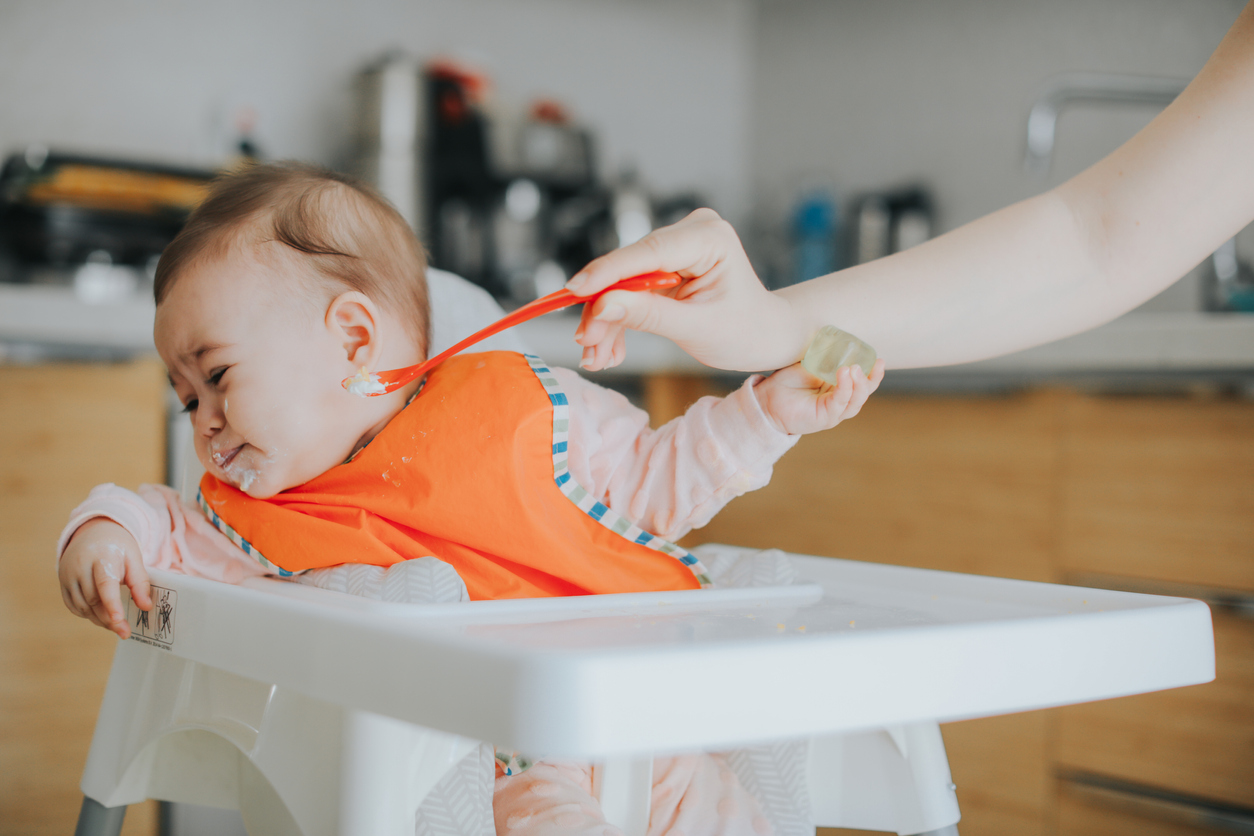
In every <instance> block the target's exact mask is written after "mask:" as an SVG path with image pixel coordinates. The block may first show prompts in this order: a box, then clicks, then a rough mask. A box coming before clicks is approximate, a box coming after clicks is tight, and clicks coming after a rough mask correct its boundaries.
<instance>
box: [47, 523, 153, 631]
mask: <svg viewBox="0 0 1254 836" xmlns="http://www.w3.org/2000/svg"><path fill="white" fill-rule="evenodd" d="M57 575H58V577H59V578H60V579H61V599H62V600H64V601H65V606H66V607H68V608H69V610H70V612H72V613H74V614H75V615H77V616H80V617H81V618H86V619H87V620H89V621H91V622H92V623H93V624H99V625H100V626H101V627H104V628H105V629H106V630H112V631H113V632H115V633H117V634H118V635H119V636H120V637H122V638H124V639H125V638H129V637H130V635H131V625H130V624H129V623H127V620H126V611H125V610H124V609H123V608H122V593H121V585H122V584H126V585H127V586H128V587H130V590H131V597H132V598H133V599H134V600H135V603H136V604H137V605H138V606H139V608H140V609H141V610H150V609H152V594H151V592H150V590H149V587H148V572H147V571H146V570H145V569H144V561H143V558H142V557H141V556H140V553H139V544H138V543H136V542H135V538H134V537H132V536H131V535H130V532H128V531H127V530H126V529H125V528H123V527H122V526H120V525H118V524H117V523H115V522H113V521H112V520H107V519H104V518H103V517H97V518H95V519H91V520H88V521H87V522H85V523H83V524H82V525H80V526H79V527H78V530H77V531H75V532H74V536H73V537H71V538H70V542H69V543H67V544H66V546H65V551H64V552H63V553H62V554H61V563H60V565H59V566H58V567H57Z"/></svg>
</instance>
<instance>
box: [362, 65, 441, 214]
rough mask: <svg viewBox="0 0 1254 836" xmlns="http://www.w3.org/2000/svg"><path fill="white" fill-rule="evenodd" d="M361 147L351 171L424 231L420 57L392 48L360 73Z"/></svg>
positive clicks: (423, 131)
mask: <svg viewBox="0 0 1254 836" xmlns="http://www.w3.org/2000/svg"><path fill="white" fill-rule="evenodd" d="M355 87H356V89H355V92H356V97H357V143H356V144H357V150H356V154H355V157H354V161H353V169H354V170H353V173H354V174H355V175H356V176H358V177H360V178H361V179H363V180H365V181H366V182H368V183H372V184H374V186H375V188H377V189H378V190H379V192H380V193H381V194H382V195H383V196H384V197H386V198H387V199H388V200H390V201H391V202H392V205H393V206H395V207H396V209H397V211H399V212H400V213H401V217H403V218H404V219H405V220H406V221H408V222H409V225H410V226H411V227H413V229H414V230H415V231H416V232H418V233H419V234H422V232H423V231H424V230H425V227H426V219H425V216H424V214H423V211H422V210H423V201H422V194H423V182H422V166H421V165H420V161H421V159H422V153H423V143H424V141H425V139H426V132H425V122H426V115H427V114H426V109H425V106H424V101H423V99H424V93H425V91H424V88H423V84H422V77H421V69H420V68H419V66H418V62H417V61H416V60H415V59H413V58H411V57H409V56H407V55H405V54H404V53H401V52H391V53H388V54H386V55H384V56H383V57H381V58H380V59H379V60H378V61H376V62H375V63H374V64H371V65H370V66H368V67H366V68H365V69H364V70H362V71H361V72H360V73H358V75H357V78H356V84H355Z"/></svg>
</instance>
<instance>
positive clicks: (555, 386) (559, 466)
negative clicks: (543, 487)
mask: <svg viewBox="0 0 1254 836" xmlns="http://www.w3.org/2000/svg"><path fill="white" fill-rule="evenodd" d="M523 356H524V357H526V358H527V363H528V365H530V366H531V371H533V372H534V373H535V375H536V378H537V379H538V380H539V381H540V385H541V386H543V387H544V391H545V392H547V393H548V395H549V402H550V403H552V404H553V481H555V482H557V487H558V488H559V489H561V491H562V493H563V494H565V495H566V498H567V499H569V500H570V501H571V502H573V503H575V505H576V506H577V507H578V508H579V510H581V511H583V512H584V513H585V514H587V515H588V516H589V517H592V519H594V520H596V521H597V522H599V523H600V524H601V525H603V526H605V527H606V528H608V529H609V530H610V531H613V532H614V533H615V534H618V535H620V536H622V537H625V538H627V539H628V540H630V541H632V542H633V543H639V544H640V545H642V546H648V547H649V548H651V549H654V550H655V551H659V552H662V553H663V554H668V555H670V556H671V557H673V558H675V559H676V560H678V561H679V562H680V563H682V564H683V565H685V566H687V567H688V570H689V571H690V572H692V574H693V575H695V576H696V578H697V582H698V583H700V584H701V586H702V587H706V586H709V585H710V576H709V572H707V571H706V568H705V566H703V565H701V561H700V560H698V559H697V558H696V557H695V556H694V555H693V554H692V553H691V552H689V551H688V550H687V549H685V548H683V547H682V546H677V545H675V544H674V543H672V542H670V541H669V540H663V539H662V538H661V537H658V536H657V535H655V534H652V533H650V532H648V531H645V530H644V529H643V528H641V527H640V526H638V525H636V524H635V523H633V522H632V521H631V520H629V519H627V518H626V517H624V516H622V515H621V514H619V513H617V512H616V511H614V510H613V509H612V508H610V507H609V506H608V505H606V504H604V503H602V502H598V501H597V499H596V497H594V496H593V495H592V494H590V493H588V491H587V490H585V489H584V487H583V486H582V485H580V484H579V483H578V482H576V481H575V477H574V476H572V475H571V473H570V468H569V467H568V466H567V458H568V457H567V453H566V448H567V445H568V443H569V441H570V402H569V401H568V400H567V399H566V393H565V392H564V391H562V387H561V384H559V383H558V382H557V378H556V377H554V376H553V370H552V369H550V368H549V367H548V366H546V365H545V364H544V361H543V360H541V359H540V358H539V357H536V356H535V355H534V354H524V355H523Z"/></svg>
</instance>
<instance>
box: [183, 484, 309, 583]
mask: <svg viewBox="0 0 1254 836" xmlns="http://www.w3.org/2000/svg"><path fill="white" fill-rule="evenodd" d="M196 503H197V504H198V505H199V506H200V510H202V511H204V512H205V516H206V517H207V518H208V519H209V522H211V523H213V526H214V528H216V529H218V531H221V532H222V533H223V534H225V535H226V538H227V539H228V540H230V541H231V542H232V543H234V544H235V545H237V546H239V547H240V548H241V549H243V550H244V554H246V555H248V556H249V557H252V558H253V559H255V560H256V561H257V562H258V563H260V564H261V565H262V566H263V567H264V568H265V570H266V571H267V572H270V573H272V574H275V575H278V576H279V577H281V578H290V577H293V576H295V575H299V574H300V573H299V572H289V571H288V570H287V569H284V568H283V567H282V566H276V565H275V564H273V563H271V562H270V561H268V560H266V558H265V556H264V555H262V553H261V552H259V551H257V550H256V549H255V548H253V544H252V543H250V542H248V541H247V540H245V539H244V538H243V537H241V536H240V534H239V532H238V531H236V530H235V529H233V528H231V526H229V525H227V522H226V520H224V519H222V518H221V517H219V516H218V512H217V511H214V510H213V509H212V508H210V507H209V503H208V502H205V496H204V494H203V493H201V492H200V489H199V488H197V489H196Z"/></svg>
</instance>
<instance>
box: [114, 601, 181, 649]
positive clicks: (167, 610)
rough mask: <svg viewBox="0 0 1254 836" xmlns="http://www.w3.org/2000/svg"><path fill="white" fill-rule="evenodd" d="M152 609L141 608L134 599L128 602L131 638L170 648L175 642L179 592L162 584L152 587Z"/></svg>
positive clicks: (127, 615) (127, 612)
mask: <svg viewBox="0 0 1254 836" xmlns="http://www.w3.org/2000/svg"><path fill="white" fill-rule="evenodd" d="M151 590H152V609H151V610H141V609H140V608H139V607H138V606H136V605H135V602H134V601H133V600H129V599H128V600H127V602H126V619H127V621H129V622H130V623H131V639H132V640H134V641H137V642H143V643H144V644H150V645H152V646H154V647H162V648H165V649H166V650H169V649H170V645H172V644H174V613H175V610H176V609H177V607H178V597H179V594H178V593H177V592H175V591H174V590H173V589H166V588H165V587H162V586H154V587H151Z"/></svg>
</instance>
